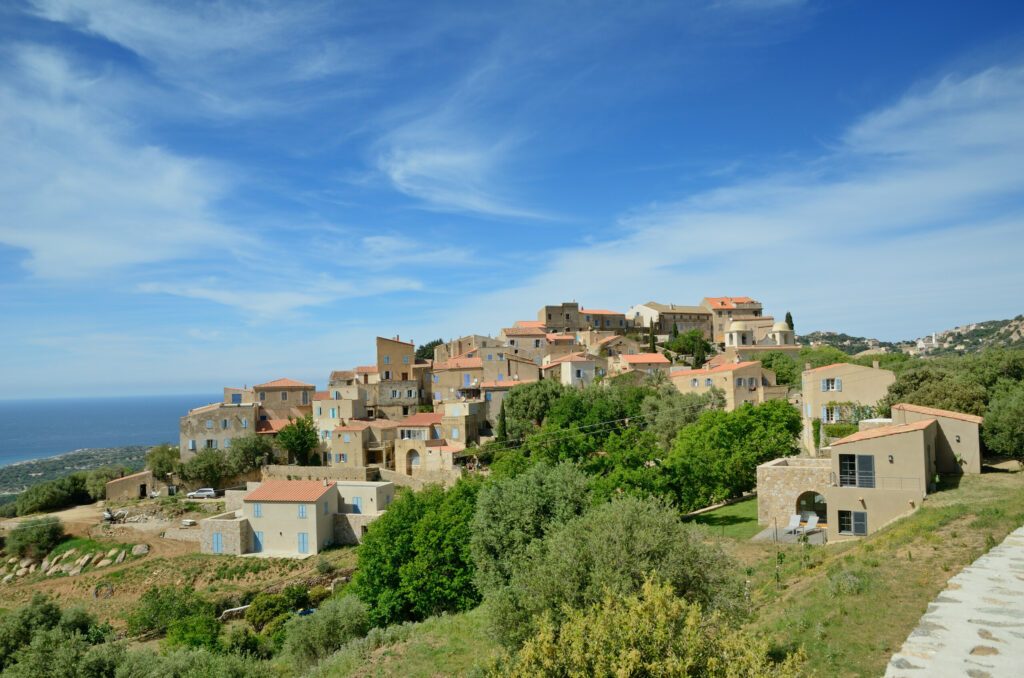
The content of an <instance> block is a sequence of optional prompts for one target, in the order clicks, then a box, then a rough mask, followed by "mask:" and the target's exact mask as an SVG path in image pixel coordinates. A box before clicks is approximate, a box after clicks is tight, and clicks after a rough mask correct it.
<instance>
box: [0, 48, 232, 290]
mask: <svg viewBox="0 0 1024 678" xmlns="http://www.w3.org/2000/svg"><path fill="white" fill-rule="evenodd" d="M6 51H7V54H8V56H10V57H11V65H10V66H9V67H8V68H7V69H6V70H5V74H6V77H5V78H4V80H3V83H2V84H0V147H3V148H4V153H5V157H4V162H3V164H2V166H0V201H2V203H3V204H4V210H5V214H4V215H3V217H2V218H0V242H3V243H5V244H8V245H11V246H14V247H18V248H22V249H25V250H27V251H28V253H29V258H28V261H27V266H28V268H29V269H30V271H31V272H32V273H33V274H35V275H36V276H39V277H43V278H74V277H81V276H87V275H91V274H95V273H98V272H102V271H106V270H110V269H116V268H118V267H124V266H129V265H138V264H145V263H151V262H158V261H166V260H169V259H173V258H178V257H184V256H188V255H192V254H194V253H195V252H196V251H197V250H200V249H202V248H204V247H216V248H218V249H228V250H230V249H232V248H234V247H240V246H244V244H245V242H246V241H247V237H246V236H245V235H244V234H239V233H234V232H233V231H232V230H231V229H229V228H228V227H226V226H225V225H224V224H222V223H221V222H220V221H219V220H218V219H217V218H216V217H215V216H214V215H213V213H212V209H211V205H212V203H214V202H215V201H216V200H217V199H218V198H219V197H220V196H221V195H223V193H224V191H225V190H226V188H227V185H228V178H227V176H226V174H225V173H224V172H222V171H220V170H219V169H217V168H215V167H214V166H212V165H210V164H209V163H205V162H203V161H201V160H197V159H193V158H187V157H183V156H181V155H178V154H175V153H173V152H171V151H169V150H167V149H164V148H160V147H157V146H153V145H149V144H146V143H145V142H140V141H138V140H135V139H132V138H131V132H130V130H131V129H132V128H133V125H132V123H131V121H130V120H129V119H125V118H121V117H119V116H117V115H116V114H114V113H112V112H111V111H108V110H106V109H105V108H104V106H103V105H102V104H101V103H99V102H102V101H103V100H104V99H105V98H106V94H107V93H112V92H113V93H115V94H113V95H112V97H111V98H115V99H116V98H117V96H118V94H117V93H116V92H117V90H118V89H119V88H120V87H121V86H122V84H121V83H118V82H115V81H114V80H113V78H111V77H109V76H105V75H97V74H94V73H86V72H81V71H78V70H76V68H75V67H74V66H73V65H72V64H70V63H69V62H68V61H67V60H66V59H65V57H64V56H63V55H61V54H60V53H59V52H56V51H54V50H50V49H47V48H43V47H39V46H33V45H14V46H11V47H9V48H8V49H7V50H6Z"/></svg>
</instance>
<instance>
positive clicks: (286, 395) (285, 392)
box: [281, 391, 288, 400]
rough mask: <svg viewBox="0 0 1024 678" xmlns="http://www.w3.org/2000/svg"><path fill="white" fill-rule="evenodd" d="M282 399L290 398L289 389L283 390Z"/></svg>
mask: <svg viewBox="0 0 1024 678" xmlns="http://www.w3.org/2000/svg"><path fill="white" fill-rule="evenodd" d="M281 400H288V391H281Z"/></svg>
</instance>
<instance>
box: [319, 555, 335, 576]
mask: <svg viewBox="0 0 1024 678" xmlns="http://www.w3.org/2000/svg"><path fill="white" fill-rule="evenodd" d="M335 569H336V568H335V567H334V563H332V562H331V561H330V560H328V559H327V558H324V557H323V556H321V557H320V558H318V559H317V561H316V571H317V572H318V573H319V574H325V575H326V574H330V573H332V572H334V570H335Z"/></svg>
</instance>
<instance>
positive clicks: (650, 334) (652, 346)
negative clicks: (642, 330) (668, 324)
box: [647, 325, 658, 353]
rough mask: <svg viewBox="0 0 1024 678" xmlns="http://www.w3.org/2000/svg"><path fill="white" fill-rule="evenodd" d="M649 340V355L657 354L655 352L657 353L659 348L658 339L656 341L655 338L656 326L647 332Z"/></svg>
mask: <svg viewBox="0 0 1024 678" xmlns="http://www.w3.org/2000/svg"><path fill="white" fill-rule="evenodd" d="M647 339H648V341H649V343H648V345H647V352H648V353H655V352H657V350H658V347H657V345H656V344H655V341H656V339H655V336H654V325H651V328H650V329H649V330H648V331H647Z"/></svg>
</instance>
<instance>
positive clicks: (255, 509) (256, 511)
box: [252, 503, 263, 518]
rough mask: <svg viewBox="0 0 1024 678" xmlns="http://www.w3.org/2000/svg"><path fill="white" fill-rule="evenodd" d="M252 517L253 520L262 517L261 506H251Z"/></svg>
mask: <svg viewBox="0 0 1024 678" xmlns="http://www.w3.org/2000/svg"><path fill="white" fill-rule="evenodd" d="M252 517H253V518H262V517H263V504H259V503H257V504H253V505H252Z"/></svg>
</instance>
